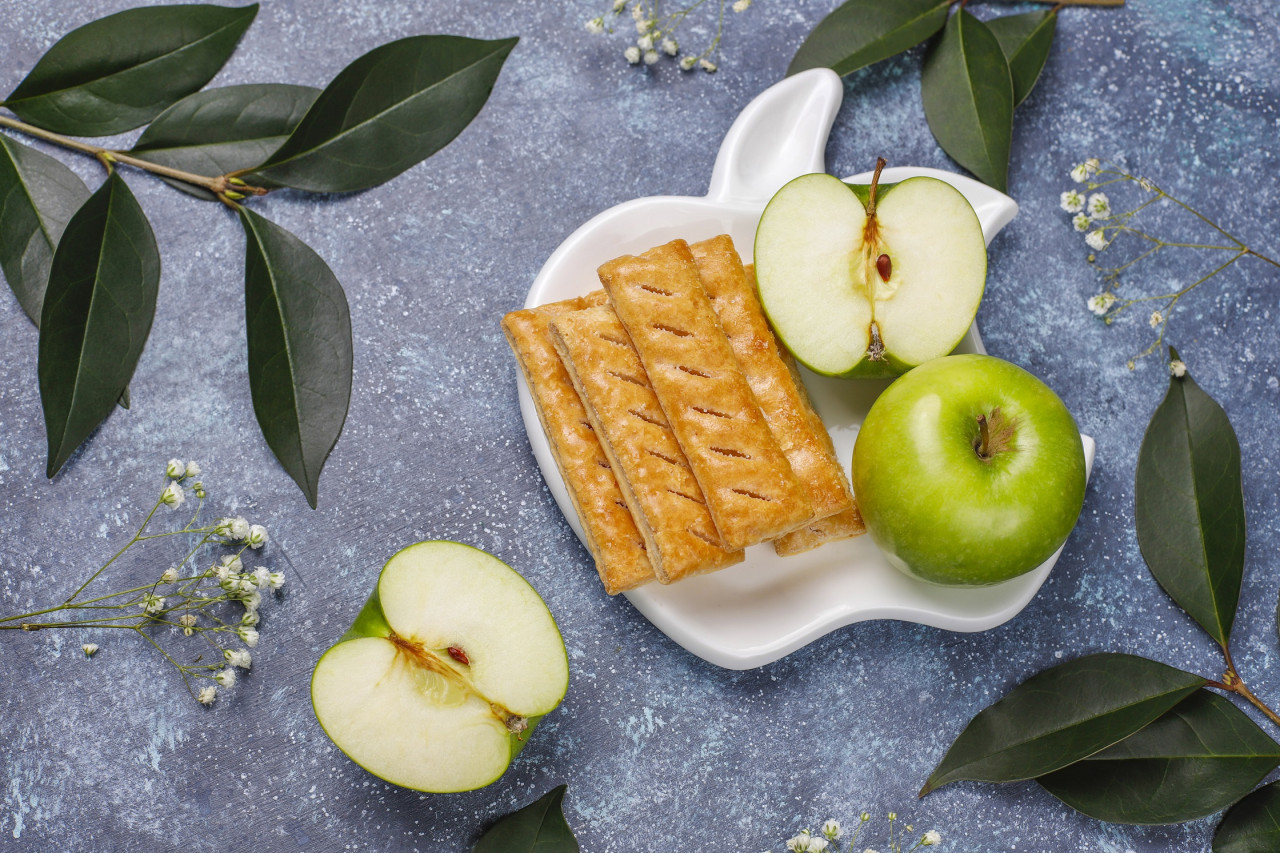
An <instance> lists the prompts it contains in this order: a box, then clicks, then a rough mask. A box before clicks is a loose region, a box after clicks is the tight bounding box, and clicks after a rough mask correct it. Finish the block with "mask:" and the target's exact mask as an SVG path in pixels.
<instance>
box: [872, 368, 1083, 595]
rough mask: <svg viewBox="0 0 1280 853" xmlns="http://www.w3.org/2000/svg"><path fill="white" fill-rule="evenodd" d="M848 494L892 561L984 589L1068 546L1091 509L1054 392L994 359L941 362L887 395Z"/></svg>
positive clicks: (921, 574) (1073, 430)
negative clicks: (1085, 508) (1084, 513)
mask: <svg viewBox="0 0 1280 853" xmlns="http://www.w3.org/2000/svg"><path fill="white" fill-rule="evenodd" d="M853 490H854V494H856V495H857V499H858V508H859V510H861V512H862V518H863V520H864V521H865V522H866V525H867V530H868V532H869V533H870V534H871V536H872V538H873V539H874V540H875V542H876V544H877V545H878V546H879V547H880V549H881V550H882V551H884V553H885V554H886V555H887V556H888V558H889V561H890V562H891V563H892V564H893V565H894V566H895V567H896V568H898V569H899V570H901V571H903V572H905V573H906V574H908V575H910V576H912V577H916V578H920V579H922V580H926V581H931V582H933V583H939V584H948V585H960V586H985V585H987V584H993V583H999V582H1000V581H1004V580H1008V579H1010V578H1013V577H1016V576H1018V575H1020V574H1023V573H1025V572H1028V571H1030V570H1031V569H1034V568H1035V567H1036V566H1039V565H1040V564H1041V563H1043V562H1044V561H1045V560H1047V559H1049V557H1050V556H1052V554H1053V552H1054V551H1056V550H1058V548H1059V547H1061V546H1062V543H1063V542H1065V541H1066V538H1067V535H1068V534H1069V533H1070V532H1071V529H1072V528H1073V527H1074V526H1075V523H1076V519H1077V518H1078V517H1079V515H1080V509H1081V507H1082V505H1083V503H1084V490H1085V460H1084V447H1083V444H1082V442H1081V439H1080V432H1079V430H1078V429H1077V427H1076V422H1075V419H1074V418H1072V417H1071V413H1070V412H1069V411H1067V407H1066V406H1065V405H1063V403H1062V400H1060V399H1059V398H1058V395H1056V394H1055V393H1053V391H1052V390H1051V389H1050V388H1049V387H1048V386H1047V385H1045V384H1044V383H1043V382H1041V381H1040V380H1039V379H1037V378H1036V377H1035V376H1032V375H1031V374H1030V373H1028V372H1027V371H1025V370H1023V369H1022V368H1020V367H1017V366H1016V365H1013V364H1010V363H1009V362H1007V361H1003V360H1001V359H998V358H994V357H992V356H987V355H953V356H947V357H945V358H939V359H935V360H934V361H930V362H928V363H927V364H923V365H921V366H920V367H917V368H916V369H915V370H912V371H911V372H910V373H908V374H906V375H905V376H903V377H901V378H900V379H898V380H896V381H895V382H894V383H893V384H892V385H890V386H889V387H888V389H886V390H885V392H884V393H883V394H881V395H880V397H879V399H877V400H876V402H875V404H874V405H872V407H871V410H870V411H869V412H868V413H867V417H866V420H865V421H863V424H862V427H861V429H860V430H859V432H858V438H857V442H856V443H855V445H854V450H853Z"/></svg>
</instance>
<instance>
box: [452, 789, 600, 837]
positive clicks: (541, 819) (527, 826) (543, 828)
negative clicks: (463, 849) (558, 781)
mask: <svg viewBox="0 0 1280 853" xmlns="http://www.w3.org/2000/svg"><path fill="white" fill-rule="evenodd" d="M564 792H565V786H564V785H560V786H558V787H555V788H552V789H551V790H550V791H548V792H547V793H546V794H545V795H544V796H542V797H541V798H539V799H537V800H535V801H534V802H532V803H530V804H529V805H527V806H525V807H524V808H522V809H520V810H519V811H514V812H512V813H511V814H509V815H506V816H505V817H502V818H499V819H498V822H497V823H495V824H494V825H493V826H492V827H491V828H490V829H489V831H488V832H486V833H485V834H484V835H483V836H482V837H481V838H480V840H479V841H477V842H476V845H475V846H474V847H472V848H471V853H578V841H577V839H575V838H574V837H573V830H571V829H570V828H569V824H568V822H567V821H565V819H564V811H563V801H564Z"/></svg>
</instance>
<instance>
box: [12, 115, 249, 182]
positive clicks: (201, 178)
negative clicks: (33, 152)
mask: <svg viewBox="0 0 1280 853" xmlns="http://www.w3.org/2000/svg"><path fill="white" fill-rule="evenodd" d="M0 127H7V128H9V129H10V130H16V131H18V132H19V133H23V134H26V135H27V136H32V137H35V138H36V139H42V140H44V141H45V142H49V143H52V144H54V145H60V146H62V147H63V148H70V149H71V150H73V151H80V152H82V153H84V154H89V155H91V156H92V157H94V159H96V160H97V161H98V162H99V163H101V164H102V166H103V168H105V169H106V170H107V171H108V172H110V171H111V170H112V165H113V164H115V163H123V164H125V165H126V166H132V167H134V168H135V169H142V170H143V171H146V172H151V173H152V174H154V175H160V176H162V177H165V178H171V179H173V180H175V181H182V182H183V183H184V184H191V185H192V186H197V187H202V188H203V189H206V190H208V191H209V192H211V193H213V194H214V195H216V196H217V197H218V198H220V199H225V197H226V194H227V193H228V192H235V193H237V194H239V195H241V196H244V195H266V194H267V193H268V192H270V190H267V189H264V188H263V187H254V186H249V185H248V184H242V183H237V184H235V185H232V184H231V183H229V182H228V180H227V178H228V176H227V175H219V176H218V177H216V178H210V177H206V176H205V175H197V174H195V173H193V172H184V171H183V170H181V169H173V168H170V167H169V166H162V165H160V164H159V163H152V162H150V161H148V160H141V159H139V158H137V157H133V156H130V155H129V154H127V153H125V152H124V151H115V150H113V149H110V148H103V147H102V146H100V145H91V144H90V143H88V142H81V141H80V140H78V139H72V138H71V137H69V136H63V135H62V134H60V133H53V132H51V131H48V130H44V129H43V128H39V127H36V126H35V125H33V124H27V123H26V122H24V121H19V120H18V119H15V118H10V117H9V116H6V115H0Z"/></svg>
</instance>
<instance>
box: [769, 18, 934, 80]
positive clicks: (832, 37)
mask: <svg viewBox="0 0 1280 853" xmlns="http://www.w3.org/2000/svg"><path fill="white" fill-rule="evenodd" d="M950 5H951V3H950V0H898V2H893V3H886V2H884V0H848V2H847V3H844V4H843V5H840V6H838V7H836V10H835V11H834V12H832V13H831V14H830V15H827V17H825V18H823V19H822V20H821V21H819V22H818V25H817V26H816V27H814V28H813V32H811V33H809V36H808V38H806V39H805V40H804V44H802V45H800V49H799V50H798V51H796V55H795V57H794V58H793V59H792V60H791V66H790V67H789V68H787V74H789V75H790V74H799V73H800V72H801V71H807V70H808V69H810V68H830V69H832V70H834V71H835V72H836V73H837V74H840V75H841V76H843V75H845V74H849V73H850V72H853V71H857V70H858V69H859V68H862V67H863V66H866V65H870V64H871V63H873V62H879V61H880V60H882V59H888V58H889V57H890V56H893V55H895V54H898V53H902V51H904V50H906V49H908V48H910V47H914V46H915V45H917V44H919V43H920V42H922V41H924V40H925V39H927V38H928V37H929V36H931V35H933V34H934V33H936V32H937V31H938V30H940V29H942V26H943V24H945V23H946V22H947V8H948V7H949V6H950Z"/></svg>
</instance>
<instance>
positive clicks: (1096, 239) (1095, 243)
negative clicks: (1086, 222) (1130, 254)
mask: <svg viewBox="0 0 1280 853" xmlns="http://www.w3.org/2000/svg"><path fill="white" fill-rule="evenodd" d="M1084 241H1085V242H1086V243H1088V244H1089V248H1090V249H1093V250H1094V251H1095V252H1101V251H1102V250H1103V249H1105V248H1107V244H1108V243H1110V242H1111V241H1110V240H1108V239H1107V235H1106V234H1104V233H1103V231H1102V229H1101V228H1098V229H1096V230H1094V231H1090V232H1089V233H1088V234H1086V235H1084Z"/></svg>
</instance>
